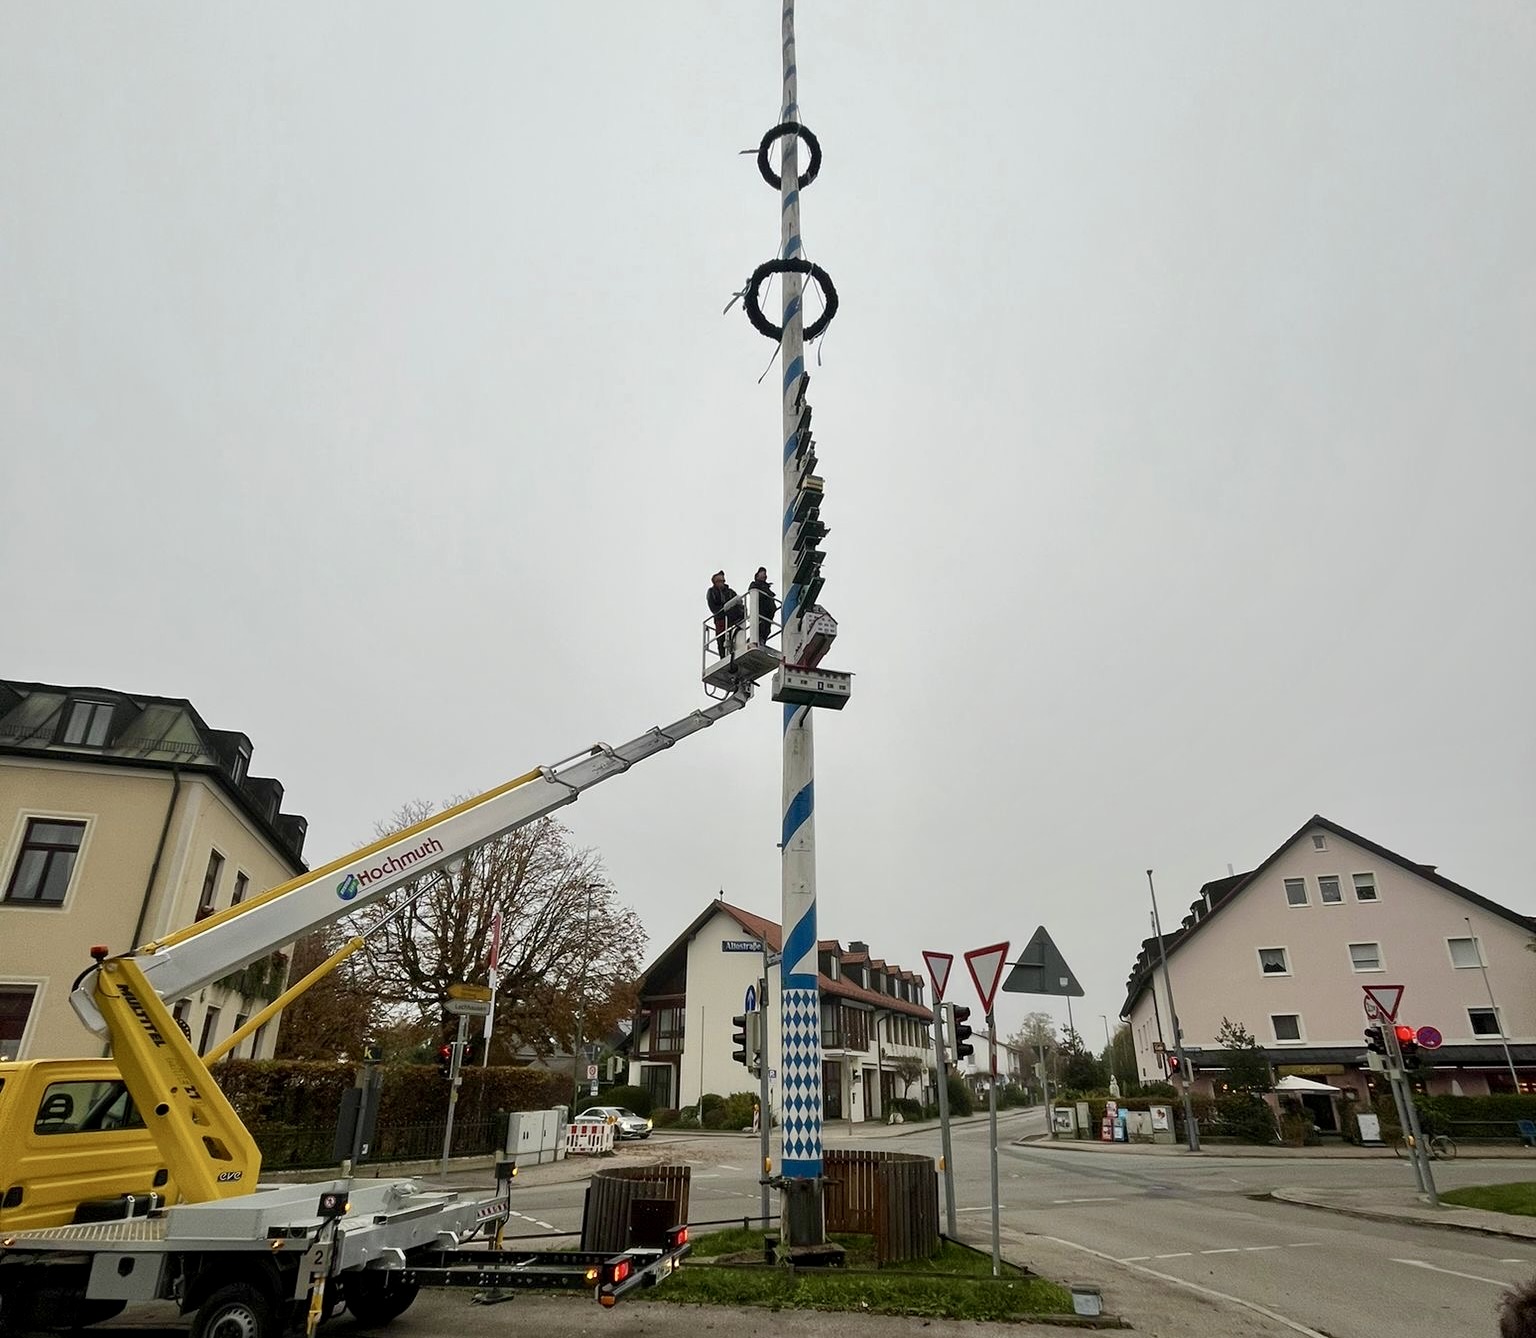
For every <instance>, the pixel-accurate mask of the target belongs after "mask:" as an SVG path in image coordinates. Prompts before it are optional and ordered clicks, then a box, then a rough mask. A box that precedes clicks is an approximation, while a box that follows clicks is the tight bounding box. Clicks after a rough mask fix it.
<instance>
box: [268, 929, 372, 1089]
mask: <svg viewBox="0 0 1536 1338" xmlns="http://www.w3.org/2000/svg"><path fill="white" fill-rule="evenodd" d="M347 937H348V936H347V934H346V933H344V932H343V931H342V930H341V929H340V928H339V927H338V926H336V925H327V926H326V927H325V928H323V929H319V930H316V932H315V933H313V934H310V935H307V936H306V937H304V938H301V939H300V940H299V941H298V942H297V943H295V944H294V945H293V964H292V966H291V967H290V969H289V972H288V978H289V980H290V981H292V982H297V981H299V980H301V979H303V978H304V977H305V976H307V975H308V974H309V973H310V972H311V971H313V970H314V969H315V968H316V967H317V966H319V965H320V963H321V962H323V961H325V959H326V958H327V957H329V956H330V955H331V954H332V953H333V952H335V951H336V950H337V949H338V948H340V947H341V946H342V944H343V943H345V942H346V940H347ZM383 1011H384V1008H383V1002H382V1000H380V998H379V997H378V995H377V993H376V992H375V991H374V990H373V989H371V988H370V987H369V985H368V983H367V981H366V980H365V979H363V978H362V974H361V973H360V972H359V971H358V970H357V955H356V954H354V955H353V956H352V957H349V958H348V959H347V960H346V961H344V962H342V963H341V965H339V966H337V967H334V968H332V970H331V971H330V972H329V973H328V974H326V975H323V976H321V977H320V979H319V980H317V981H316V982H315V983H314V984H313V985H311V986H310V987H309V988H308V989H307V990H305V991H304V993H303V994H301V995H299V997H298V998H297V999H295V1000H294V1001H293V1002H292V1003H291V1004H289V1005H288V1006H287V1007H286V1008H285V1009H283V1012H282V1016H281V1021H280V1023H279V1028H280V1029H279V1031H278V1034H277V1049H276V1052H275V1053H276V1057H277V1058H278V1059H341V1058H344V1057H346V1056H349V1055H354V1056H355V1055H356V1054H358V1053H359V1051H360V1050H361V1049H362V1045H363V1042H364V1041H366V1040H368V1039H370V1038H371V1037H372V1035H373V1033H374V1031H375V1030H376V1029H377V1027H378V1025H379V1023H380V1022H381V1021H382V1017H383Z"/></svg>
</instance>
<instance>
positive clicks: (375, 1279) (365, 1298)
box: [341, 1272, 421, 1328]
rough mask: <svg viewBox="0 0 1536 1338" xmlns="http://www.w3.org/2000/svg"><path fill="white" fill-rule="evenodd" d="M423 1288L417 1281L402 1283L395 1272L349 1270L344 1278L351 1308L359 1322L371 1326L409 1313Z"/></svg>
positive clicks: (343, 1282) (346, 1295)
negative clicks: (352, 1271)
mask: <svg viewBox="0 0 1536 1338" xmlns="http://www.w3.org/2000/svg"><path fill="white" fill-rule="evenodd" d="M419 1291H421V1287H420V1286H419V1285H418V1284H417V1283H414V1282H401V1281H400V1279H399V1278H397V1277H396V1276H395V1275H394V1274H392V1273H385V1272H377V1273H347V1274H343V1275H342V1279H341V1294H342V1296H344V1297H345V1298H346V1302H347V1310H348V1311H349V1312H350V1314H351V1316H352V1318H353V1319H355V1320H356V1321H357V1322H358V1323H359V1324H363V1325H367V1326H368V1327H370V1328H371V1327H373V1326H374V1325H379V1324H388V1323H389V1322H390V1320H392V1319H398V1318H399V1317H400V1316H401V1315H403V1314H405V1312H406V1311H407V1310H409V1309H410V1308H411V1302H412V1301H414V1300H415V1299H416V1295H417V1293H418V1292H419Z"/></svg>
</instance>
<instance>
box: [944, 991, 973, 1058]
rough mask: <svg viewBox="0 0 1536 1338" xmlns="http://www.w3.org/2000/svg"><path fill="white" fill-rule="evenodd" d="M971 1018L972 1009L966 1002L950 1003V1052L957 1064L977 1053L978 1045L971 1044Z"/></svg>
mask: <svg viewBox="0 0 1536 1338" xmlns="http://www.w3.org/2000/svg"><path fill="white" fill-rule="evenodd" d="M970 1018H971V1010H970V1009H969V1008H967V1007H966V1006H965V1005H964V1004H951V1005H950V1007H949V1053H950V1057H951V1058H952V1059H953V1060H954V1062H955V1063H956V1064H958V1063H959V1062H960V1061H961V1060H962V1059H969V1058H970V1057H971V1056H972V1055H974V1054H975V1053H976V1047H975V1046H974V1045H972V1044H971V1028H970V1026H969V1022H970Z"/></svg>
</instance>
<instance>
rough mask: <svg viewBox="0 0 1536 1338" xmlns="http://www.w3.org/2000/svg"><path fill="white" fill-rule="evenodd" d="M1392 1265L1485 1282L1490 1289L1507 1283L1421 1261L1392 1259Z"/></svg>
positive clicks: (1505, 1285) (1498, 1279)
mask: <svg viewBox="0 0 1536 1338" xmlns="http://www.w3.org/2000/svg"><path fill="white" fill-rule="evenodd" d="M1392 1262H1393V1263H1394V1264H1407V1265H1408V1266H1409V1267H1410V1268H1427V1269H1429V1270H1430V1271H1431V1272H1433V1273H1449V1274H1450V1275H1451V1277H1453V1278H1466V1279H1468V1280H1469V1281H1471V1282H1486V1283H1487V1284H1488V1285H1489V1286H1490V1287H1507V1286H1509V1283H1507V1282H1505V1281H1504V1280H1503V1279H1502V1278H1485V1277H1481V1276H1479V1275H1478V1274H1476V1273H1458V1272H1457V1271H1456V1270H1455V1269H1454V1268H1440V1267H1438V1266H1437V1265H1435V1264H1426V1263H1425V1262H1424V1261H1423V1260H1422V1259H1394V1260H1393V1261H1392Z"/></svg>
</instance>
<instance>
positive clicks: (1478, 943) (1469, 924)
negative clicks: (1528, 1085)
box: [1461, 915, 1520, 1096]
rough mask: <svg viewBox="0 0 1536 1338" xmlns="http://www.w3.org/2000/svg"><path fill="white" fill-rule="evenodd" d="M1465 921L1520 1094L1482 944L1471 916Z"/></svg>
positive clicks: (1517, 1075) (1518, 1091)
mask: <svg viewBox="0 0 1536 1338" xmlns="http://www.w3.org/2000/svg"><path fill="white" fill-rule="evenodd" d="M1461 918H1462V919H1463V920H1465V921H1466V922H1467V933H1469V934H1471V935H1472V950H1473V952H1475V953H1476V954H1477V964H1478V966H1479V967H1481V968H1482V972H1483V988H1484V989H1485V990H1487V991H1488V1007H1490V1008H1491V1009H1493V1025H1494V1026H1496V1027H1497V1028H1498V1029H1499V1044H1500V1045H1502V1046H1503V1047H1504V1062H1505V1063H1506V1064H1508V1065H1509V1078H1510V1081H1511V1082H1512V1083H1514V1085H1515V1086H1514V1094H1515V1095H1516V1096H1519V1095H1520V1075H1519V1074H1518V1073H1516V1072H1515V1061H1514V1058H1513V1056H1511V1055H1510V1053H1509V1037H1508V1036H1507V1035H1505V1032H1504V1022H1503V1019H1502V1018H1500V1017H1499V1006H1498V1004H1497V1003H1495V1002H1494V998H1493V986H1492V985H1491V984H1489V982H1488V963H1487V962H1486V961H1485V960H1484V959H1483V944H1482V941H1481V940H1480V939H1479V938H1478V937H1477V935H1476V933H1474V932H1473V929H1472V917H1471V916H1470V915H1463V916H1462V917H1461Z"/></svg>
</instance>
